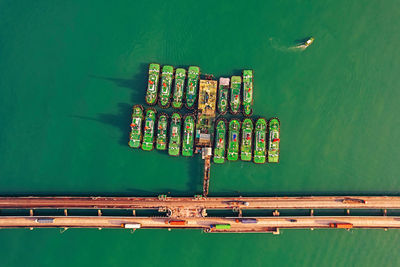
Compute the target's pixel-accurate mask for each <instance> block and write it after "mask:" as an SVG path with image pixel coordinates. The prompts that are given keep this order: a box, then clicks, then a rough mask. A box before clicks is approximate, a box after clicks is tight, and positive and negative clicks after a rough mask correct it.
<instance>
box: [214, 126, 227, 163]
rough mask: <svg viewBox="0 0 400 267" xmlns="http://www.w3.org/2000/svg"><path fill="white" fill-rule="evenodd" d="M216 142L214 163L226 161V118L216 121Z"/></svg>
mask: <svg viewBox="0 0 400 267" xmlns="http://www.w3.org/2000/svg"><path fill="white" fill-rule="evenodd" d="M215 128H216V130H215V144H214V157H213V160H214V163H220V164H221V163H224V162H225V145H226V122H225V119H219V120H218V121H217V122H216V127H215Z"/></svg>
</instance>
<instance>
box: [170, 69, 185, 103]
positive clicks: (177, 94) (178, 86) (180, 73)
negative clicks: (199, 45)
mask: <svg viewBox="0 0 400 267" xmlns="http://www.w3.org/2000/svg"><path fill="white" fill-rule="evenodd" d="M185 79H186V70H185V69H182V68H177V69H176V71H175V86H174V95H173V101H172V107H173V108H177V109H179V108H182V104H183V90H184V88H185Z"/></svg>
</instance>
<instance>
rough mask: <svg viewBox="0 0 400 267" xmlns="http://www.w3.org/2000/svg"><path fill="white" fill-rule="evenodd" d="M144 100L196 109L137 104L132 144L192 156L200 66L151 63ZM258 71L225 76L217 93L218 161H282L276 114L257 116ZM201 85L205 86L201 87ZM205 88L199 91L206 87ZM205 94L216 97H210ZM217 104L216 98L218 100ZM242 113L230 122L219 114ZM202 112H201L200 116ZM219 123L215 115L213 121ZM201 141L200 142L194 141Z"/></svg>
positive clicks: (215, 158)
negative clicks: (254, 94)
mask: <svg viewBox="0 0 400 267" xmlns="http://www.w3.org/2000/svg"><path fill="white" fill-rule="evenodd" d="M148 74H149V77H148V84H147V91H146V96H145V101H146V103H147V104H148V105H150V106H154V105H156V104H158V105H159V107H161V108H163V109H166V108H169V107H172V108H173V109H181V108H182V107H183V106H185V107H186V109H188V110H193V109H195V110H194V113H193V114H192V113H190V114H186V115H182V114H180V113H178V112H173V113H172V114H171V115H168V114H166V113H164V112H161V113H159V114H157V111H156V109H154V108H153V107H149V108H147V109H144V108H143V106H142V105H135V106H133V112H132V122H131V133H130V140H129V146H130V147H132V148H140V147H141V148H142V149H143V150H145V151H151V150H153V149H154V147H155V148H156V149H157V150H165V151H168V154H169V155H171V156H179V155H182V156H185V157H190V156H192V155H193V154H194V153H195V146H196V144H197V141H195V140H196V134H195V133H196V121H197V119H198V118H197V112H196V111H197V102H198V101H199V105H200V102H201V101H205V100H204V99H203V98H202V99H203V100H199V97H198V95H199V86H200V85H199V84H200V68H199V67H197V66H190V67H189V68H188V69H187V70H186V69H184V68H176V69H174V67H173V66H170V65H164V66H162V67H161V66H160V65H159V64H156V63H152V64H150V65H149V72H148ZM253 79H254V72H253V70H243V72H242V76H231V77H230V78H229V77H220V78H219V80H218V90H217V92H216V95H215V96H214V97H215V98H216V112H217V114H219V116H217V118H216V121H215V123H214V124H213V125H214V126H215V127H214V128H215V129H214V134H213V137H212V138H213V139H211V140H213V142H212V144H213V147H212V156H213V162H214V163H217V164H221V163H224V162H225V161H226V160H227V161H237V160H239V159H240V160H242V161H253V162H254V163H259V164H262V163H265V162H279V147H280V146H279V144H280V136H279V135H280V121H279V119H278V118H272V119H270V120H269V121H268V120H266V119H265V118H258V119H257V120H254V121H253V120H252V119H251V118H250V116H251V115H252V114H253V89H254V86H253ZM200 88H201V86H200ZM201 90H202V89H200V91H201ZM206 97H211V96H209V95H206ZM214 103H215V102H214ZM228 111H229V112H230V113H231V114H233V115H236V116H239V115H243V116H244V118H243V119H239V118H233V119H231V120H230V121H229V122H228V121H227V120H226V119H225V118H223V117H220V116H223V115H225V114H226V113H227V112H228ZM199 116H200V115H199ZM213 122H214V119H213ZM195 143H196V144H195Z"/></svg>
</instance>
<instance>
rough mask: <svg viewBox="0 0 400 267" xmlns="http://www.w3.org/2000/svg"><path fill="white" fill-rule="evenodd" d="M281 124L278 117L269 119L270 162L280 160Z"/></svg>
mask: <svg viewBox="0 0 400 267" xmlns="http://www.w3.org/2000/svg"><path fill="white" fill-rule="evenodd" d="M280 125H281V124H280V121H279V119H278V118H272V119H270V121H269V125H268V128H269V144H268V162H270V163H278V162H279V150H280Z"/></svg>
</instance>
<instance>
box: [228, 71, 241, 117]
mask: <svg viewBox="0 0 400 267" xmlns="http://www.w3.org/2000/svg"><path fill="white" fill-rule="evenodd" d="M241 84H242V78H241V77H240V76H232V79H231V102H230V106H231V113H232V114H233V115H235V114H238V113H239V110H240V88H241Z"/></svg>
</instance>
